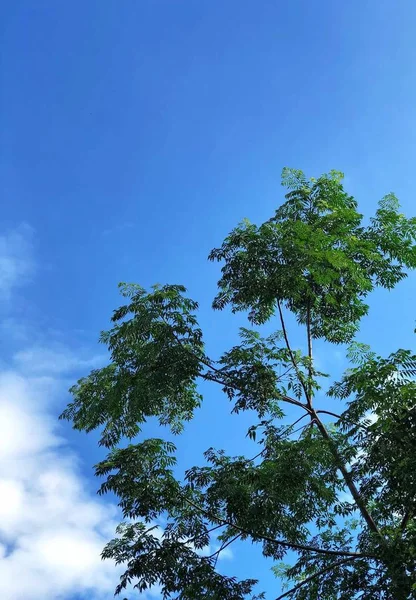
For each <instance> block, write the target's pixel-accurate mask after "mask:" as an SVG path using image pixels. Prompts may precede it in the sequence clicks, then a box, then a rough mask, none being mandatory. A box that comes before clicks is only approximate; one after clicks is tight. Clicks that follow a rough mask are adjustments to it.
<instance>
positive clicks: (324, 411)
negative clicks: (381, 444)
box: [315, 409, 368, 429]
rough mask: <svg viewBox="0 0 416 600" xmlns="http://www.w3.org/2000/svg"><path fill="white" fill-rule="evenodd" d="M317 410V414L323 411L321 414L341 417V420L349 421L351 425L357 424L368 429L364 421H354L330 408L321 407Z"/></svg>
mask: <svg viewBox="0 0 416 600" xmlns="http://www.w3.org/2000/svg"><path fill="white" fill-rule="evenodd" d="M315 412H316V413H317V414H319V413H321V414H325V415H331V417H335V418H336V419H339V420H340V421H346V422H347V423H351V425H355V426H356V427H361V428H362V429H368V428H367V427H366V426H365V425H363V424H362V423H357V421H353V420H351V419H349V418H348V417H343V416H342V415H338V414H337V413H334V412H331V411H330V410H321V409H319V410H317V411H315Z"/></svg>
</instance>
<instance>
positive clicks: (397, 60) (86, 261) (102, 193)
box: [0, 0, 416, 600]
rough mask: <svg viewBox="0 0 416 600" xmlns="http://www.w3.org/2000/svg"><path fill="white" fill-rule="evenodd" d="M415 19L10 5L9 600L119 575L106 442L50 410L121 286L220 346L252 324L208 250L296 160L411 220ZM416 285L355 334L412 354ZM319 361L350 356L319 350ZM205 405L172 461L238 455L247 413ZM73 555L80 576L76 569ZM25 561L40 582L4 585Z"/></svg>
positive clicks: (3, 14)
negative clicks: (221, 303) (106, 491)
mask: <svg viewBox="0 0 416 600" xmlns="http://www.w3.org/2000/svg"><path fill="white" fill-rule="evenodd" d="M415 27H416V5H415V3H414V2H413V0H402V1H401V2H393V1H382V0H378V1H376V0H369V1H367V2H358V1H356V0H351V1H350V2H341V1H333V0H332V1H330V0H321V2H319V3H318V2H307V1H306V0H303V1H301V0H291V1H290V2H289V1H287V2H278V1H266V0H260V1H257V2H254V1H245V0H238V1H237V0H226V1H221V2H220V1H219V0H211V1H210V2H208V1H205V2H204V1H202V0H200V1H197V0H177V1H176V2H174V1H172V0H163V1H162V0H134V1H133V0H123V1H120V0H118V1H116V0H106V1H102V0H101V1H99V0H95V1H94V0H89V1H88V2H85V1H84V2H81V1H80V0H73V1H72V2H66V3H62V2H52V1H42V0H37V1H36V2H31V1H29V0H16V1H10V2H2V3H1V4H0V44H1V55H2V61H1V66H0V77H1V81H0V89H1V92H0V103H1V105H0V115H1V116H0V119H1V123H0V124H1V155H0V180H1V193H2V214H1V223H0V291H1V294H0V297H1V299H0V328H1V331H2V336H1V338H0V339H1V346H0V367H1V376H0V382H1V385H0V400H1V404H0V406H1V407H2V409H3V410H4V414H5V415H6V416H7V415H8V418H9V421H7V423H8V425H4V424H3V429H4V432H5V434H6V433H9V435H8V437H7V436H6V437H5V439H6V438H7V439H8V440H9V442H5V443H4V444H5V445H4V448H3V450H2V451H1V452H0V461H3V462H2V465H3V470H2V473H4V474H5V479H4V480H2V483H1V482H0V487H1V485H3V486H4V487H3V492H4V494H3V495H4V496H5V497H6V498H9V502H8V503H6V505H5V506H3V507H2V508H1V509H0V514H1V510H2V511H3V513H2V514H3V517H5V518H6V519H8V522H9V523H10V526H9V528H8V529H7V531H6V530H4V531H1V530H0V542H1V544H2V546H0V551H1V549H2V548H3V550H4V552H3V554H4V556H3V558H0V592H1V596H2V598H4V599H5V600H20V598H22V599H23V598H25V600H27V599H31V600H38V598H39V599H40V598H42V600H49V599H52V598H58V597H59V598H62V599H63V600H72V599H73V598H83V597H84V595H85V597H88V598H91V597H93V596H94V595H96V596H97V598H98V597H100V594H101V595H102V596H103V597H108V594H109V590H111V589H112V571H110V570H109V569H107V567H102V566H101V565H100V563H99V562H98V563H97V562H96V561H95V558H91V554H93V553H94V552H96V551H97V548H99V547H100V544H101V542H103V540H105V539H108V537H109V536H110V535H111V533H109V531H108V530H109V529H111V527H110V526H109V524H110V525H111V523H112V519H113V518H115V515H114V514H113V509H112V507H111V506H110V504H109V502H108V503H106V504H104V505H102V504H99V503H98V501H97V500H96V499H95V497H94V489H95V487H96V482H95V481H93V479H92V477H91V465H92V464H93V463H94V462H95V461H96V460H97V458H98V457H99V456H100V454H99V452H98V450H97V448H96V446H95V439H96V438H95V437H94V435H92V436H90V437H89V438H88V437H85V436H81V435H78V434H74V433H73V432H71V431H70V428H69V427H65V426H63V425H58V428H57V429H56V425H55V420H56V416H57V415H58V414H59V412H60V410H61V409H62V408H63V406H64V405H65V403H66V402H67V400H68V396H67V394H66V391H65V390H66V389H67V388H68V386H69V385H70V384H71V383H72V382H73V381H74V380H75V379H76V378H77V377H78V376H80V375H82V374H85V373H86V372H87V371H88V370H89V369H90V368H91V367H92V366H94V365H97V364H100V361H101V360H102V356H101V355H102V352H103V350H102V348H100V347H98V346H97V344H96V339H97V335H98V332H99V331H100V330H101V329H104V328H105V327H106V326H107V324H108V319H109V316H110V313H111V311H112V309H113V308H115V307H116V306H117V304H118V302H119V299H118V292H117V287H116V286H117V283H118V282H119V281H135V282H138V283H140V284H142V285H144V286H148V285H150V284H152V283H155V282H160V283H164V282H170V283H184V284H185V285H186V286H187V287H188V289H189V291H190V294H191V295H192V296H193V297H194V298H195V299H197V300H199V301H200V303H201V323H202V325H203V326H204V328H205V329H206V331H207V343H208V348H209V349H210V351H211V353H212V354H214V355H215V354H216V353H219V352H220V351H221V350H222V349H224V348H226V347H227V346H228V345H230V344H231V343H232V342H233V341H234V340H235V332H236V329H237V327H238V326H239V325H240V324H241V323H242V319H241V318H235V317H231V316H230V315H229V314H226V313H224V314H220V315H218V314H213V313H212V312H211V311H210V302H211V299H212V297H213V296H214V294H215V282H216V280H217V278H218V267H217V266H216V265H212V264H210V263H208V262H207V260H206V256H207V254H208V252H209V250H210V249H211V248H212V247H214V246H215V245H218V244H219V243H221V241H222V239H223V237H224V236H225V235H226V234H227V233H228V231H229V230H230V229H231V228H232V227H233V226H234V225H235V224H236V223H237V222H238V221H240V220H241V219H242V218H243V217H248V218H250V219H251V220H253V221H256V222H260V221H262V220H264V219H266V218H268V217H269V216H270V215H271V214H272V213H273V211H274V209H275V207H276V206H277V205H278V204H279V203H280V201H281V200H282V194H283V192H282V189H281V187H280V171H281V169H282V167H283V166H285V165H287V166H293V167H297V168H302V169H304V170H305V171H306V172H307V174H309V175H311V176H313V175H315V176H316V175H319V174H320V173H322V172H324V171H327V170H329V169H332V168H335V169H339V170H343V171H344V172H345V173H346V187H347V188H348V190H349V191H350V192H351V193H352V194H353V195H355V196H356V197H357V199H358V200H359V202H360V207H361V210H362V211H363V212H364V213H365V214H371V212H372V211H373V210H374V208H375V205H376V202H377V201H378V200H379V199H380V198H381V197H382V196H383V195H384V194H386V193H388V192H390V191H395V192H396V194H397V195H398V197H399V198H400V200H401V201H402V205H403V207H404V210H405V212H407V213H408V214H411V213H412V209H413V211H414V212H416V211H415V210H414V208H413V207H414V206H415V202H414V194H415V190H414V187H415V186H414V184H413V178H412V174H413V172H414V163H415V158H416V153H415V145H416V141H415V140H416V112H415V109H414V106H415V96H416V71H415V64H416V44H415V42H414V31H415ZM415 288H416V285H415V279H414V278H409V280H407V281H406V282H405V283H403V284H402V285H401V286H400V288H399V289H397V290H395V291H394V292H393V293H389V294H388V293H377V294H375V295H374V296H373V297H372V301H371V305H372V313H371V316H370V317H369V318H367V319H366V320H365V321H364V323H363V326H362V332H361V334H360V340H362V341H367V342H370V343H372V344H373V345H374V347H375V348H376V349H377V350H378V351H380V352H388V351H390V350H392V349H395V348H397V347H398V346H405V347H411V346H412V345H413V344H414V341H413V329H414V311H413V302H412V298H413V297H414V293H415V291H416V289H415ZM398 306H399V307H400V308H399V310H398ZM320 360H321V361H322V362H323V364H324V365H326V366H328V368H331V369H334V370H335V371H337V372H338V371H339V369H340V368H341V366H342V364H343V363H342V358H341V357H340V356H336V355H335V354H334V353H333V352H332V351H331V350H328V349H324V348H322V350H321V355H320ZM206 399H207V402H206V406H205V407H204V409H203V411H202V413H201V415H199V416H198V417H197V419H196V420H195V422H194V423H193V424H192V425H191V426H190V427H189V429H188V430H187V432H186V436H185V440H184V442H186V445H187V447H188V448H192V451H189V450H186V449H185V444H184V445H183V447H181V450H180V462H181V465H186V464H191V463H192V464H193V463H194V462H197V459H196V458H195V457H196V456H197V452H199V451H200V450H203V449H205V448H206V447H208V446H209V445H211V443H212V435H213V436H214V440H215V443H218V445H219V446H223V447H225V448H227V450H228V449H229V450H230V451H233V452H234V451H236V452H238V451H239V450H241V449H244V448H245V447H246V445H245V444H246V442H243V443H241V442H239V435H240V433H241V431H243V426H244V424H245V423H244V419H243V420H240V421H238V424H237V425H230V419H229V418H227V416H226V412H227V410H228V407H227V406H226V405H225V399H223V398H222V397H221V396H220V395H219V394H218V393H217V392H214V391H209V392H208V393H207V396H206ZM4 423H6V421H4ZM231 423H234V421H231ZM0 427H1V426H0ZM13 428H14V429H15V430H16V432H17V434H18V435H17V434H16V436H10V431H11V430H12V429H13ZM19 436H20V437H19ZM57 436H59V439H58V438H57ZM29 437H30V439H31V441H30V442H29V440H28V438H29ZM0 448H1V446H0ZM34 457H38V459H37V460H34ZM4 461H6V463H5V462H4ZM12 461H13V464H15V465H17V467H19V469H20V471H19V472H20V473H23V472H24V473H26V474H31V476H30V477H29V475H27V476H25V477H23V475H22V476H21V477H20V476H19V477H20V478H19V477H17V475H16V472H17V470H16V468H12V467H11V466H10V465H11V464H12ZM5 465H7V469H6V466H5ZM20 467H21V468H20ZM82 477H84V479H82ZM34 481H37V482H40V483H39V486H41V487H39V486H38V487H36V485H35V484H34ZM42 482H44V483H42ZM68 482H72V483H71V485H69V483H68ZM41 484H42V485H41ZM42 486H43V487H42ZM59 499H60V500H61V502H60V503H59V502H58V500H59ZM62 499H66V502H67V503H66V504H65V503H64V502H63V500H62ZM36 502H38V503H39V502H40V503H41V505H42V503H43V505H45V503H46V504H48V506H49V509H48V510H49V511H50V512H49V515H48V516H50V515H52V517H53V518H52V517H51V518H50V519H49V524H48V523H47V522H46V520H45V519H44V520H42V518H40V517H39V518H38V519H37V520H36V519H34V518H31V519H32V520H31V519H30V518H27V519H28V520H27V523H25V527H24V528H23V529H24V530H25V532H26V533H25V532H24V531H23V529H22V525H21V523H20V525H19V520H20V521H22V519H23V520H24V518H23V517H22V514H21V512H19V511H21V510H22V507H26V511H25V514H27V511H28V512H29V513H30V512H33V511H32V509H33V507H34V506H35V505H36V504H35V503H36ZM25 503H26V504H25ZM17 507H20V508H19V510H17ZM77 511H78V514H81V515H83V517H82V518H80V521H79V523H78V525H76V523H74V519H72V520H71V518H70V517H68V513H73V514H75V513H77ZM53 519H55V520H53ZM48 536H49V537H48ZM51 540H52V541H51ZM80 540H82V544H81V546H82V548H83V549H84V550H83V552H84V553H85V556H84V555H82V554H80V550H79V548H80V543H81V542H80ZM77 544H78V545H77ZM101 545H102V544H101ZM71 549H72V550H71ZM250 552H251V550H250ZM250 552H249V551H247V550H245V549H243V548H242V547H240V546H237V547H236V549H235V550H234V558H233V559H232V560H228V561H227V562H225V561H224V566H223V567H222V568H224V569H226V570H227V571H229V572H235V573H236V574H237V575H244V576H256V575H260V576H261V577H263V576H264V582H265V587H266V589H268V591H270V597H271V598H273V594H274V595H277V591H278V585H277V583H276V582H275V581H274V579H273V578H272V576H271V575H270V573H269V570H268V569H269V566H268V565H264V564H263V563H262V562H261V561H260V560H257V559H253V557H252V555H250ZM35 554H36V557H37V558H36V561H37V562H36V561H35V559H34V556H35ZM74 554H75V555H77V554H78V555H79V556H83V564H84V565H85V564H87V565H89V569H88V570H86V569H84V568H82V565H81V566H80V564H79V563H77V562H76V561H74V563H73V564H72V563H71V565H72V566H71V568H69V567H68V560H69V559H68V556H71V555H72V556H73V555H74ZM0 556H2V554H1V552H0ZM39 556H40V557H41V558H39ZM94 556H95V555H94ZM59 557H61V558H59ZM64 559H65V560H64ZM19 561H20V562H19ZM89 561H90V562H89ZM35 562H36V565H35ZM22 568H23V569H24V570H25V571H26V572H27V573H29V574H33V577H35V574H36V573H37V575H36V576H37V577H38V579H37V580H35V581H37V583H38V585H34V586H33V585H32V586H31V587H30V588H27V587H25V585H26V584H25V582H24V581H22V580H21V578H20V579H16V578H14V580H13V578H12V576H11V575H10V574H11V573H14V572H16V573H17V572H21V570H22ZM13 569H15V570H16V571H13ZM19 569H20V571H19ZM71 569H72V570H71ZM7 573H9V577H8V578H7V577H6V574H7ZM39 573H40V575H39ZM63 573H66V575H65V577H66V579H65V577H64V576H63ZM26 579H30V577H28V578H26ZM46 580H48V581H49V583H46ZM32 581H33V579H32ZM42 585H43V586H46V587H43V588H42ZM74 593H76V595H75V596H74ZM110 595H111V594H110Z"/></svg>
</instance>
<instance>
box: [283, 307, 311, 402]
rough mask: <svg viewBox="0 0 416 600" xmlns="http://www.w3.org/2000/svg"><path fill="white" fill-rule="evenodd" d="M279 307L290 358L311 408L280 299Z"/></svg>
mask: <svg viewBox="0 0 416 600" xmlns="http://www.w3.org/2000/svg"><path fill="white" fill-rule="evenodd" d="M277 308H278V310H279V317H280V323H281V325H282V331H283V337H284V338H285V342H286V348H287V349H288V352H289V356H290V360H291V361H292V364H293V368H294V369H295V371H296V375H297V377H298V379H299V382H300V384H301V386H302V388H303V391H304V392H305V397H306V402H307V404H308V407H309V408H310V396H309V392H308V388H307V387H306V385H305V382H304V381H303V377H302V374H301V372H300V371H299V367H298V364H297V362H296V359H295V355H294V354H293V350H292V348H291V346H290V343H289V338H288V335H287V331H286V325H285V321H284V318H283V311H282V307H281V305H280V302H279V301H278V302H277Z"/></svg>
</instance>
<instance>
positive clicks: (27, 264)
mask: <svg viewBox="0 0 416 600" xmlns="http://www.w3.org/2000/svg"><path fill="white" fill-rule="evenodd" d="M33 233H34V232H33V229H32V228H31V227H30V226H29V225H27V224H25V223H23V224H21V225H20V226H19V227H16V228H15V229H11V230H9V231H6V232H5V233H3V234H1V235H0V299H2V300H9V299H10V295H11V294H12V292H13V291H14V290H15V289H16V288H18V287H20V286H22V285H24V284H26V283H27V282H28V280H30V279H31V278H32V277H33V274H34V271H35V263H34V260H33Z"/></svg>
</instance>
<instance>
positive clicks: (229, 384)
mask: <svg viewBox="0 0 416 600" xmlns="http://www.w3.org/2000/svg"><path fill="white" fill-rule="evenodd" d="M164 322H165V324H166V325H168V327H170V328H171V333H172V335H173V337H174V338H175V340H176V341H177V342H178V344H179V345H180V346H182V348H183V349H184V350H186V352H188V354H190V355H191V356H193V357H194V358H196V359H197V360H198V361H199V362H200V363H201V364H202V365H204V366H205V367H207V368H208V369H210V370H211V371H213V372H214V373H218V374H219V375H221V377H224V375H225V378H226V379H229V381H224V380H223V379H218V377H215V376H214V375H213V374H212V373H200V377H202V378H203V379H205V380H206V381H214V382H216V383H219V384H220V385H222V386H224V387H230V388H232V389H234V390H236V391H238V392H242V389H241V388H240V387H239V385H238V384H237V383H235V381H233V379H232V378H231V377H230V375H228V374H227V373H224V371H223V370H222V369H218V368H217V367H215V366H214V365H213V364H212V362H211V361H209V360H206V359H204V358H203V357H201V356H199V355H198V354H196V353H195V352H193V350H191V349H190V348H187V347H186V346H184V344H183V342H182V341H181V340H180V339H179V338H178V336H177V335H176V333H175V332H174V331H173V327H172V326H171V325H169V323H167V322H166V321H164ZM295 364H296V363H295ZM286 372H287V371H286ZM285 374H286V373H285ZM279 399H280V400H282V401H283V402H287V403H288V404H293V405H294V406H297V407H298V408H302V409H303V410H307V409H308V407H307V406H306V405H305V404H303V403H302V402H299V401H298V400H295V399H294V398H291V397H290V396H285V395H281V396H280V398H279Z"/></svg>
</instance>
